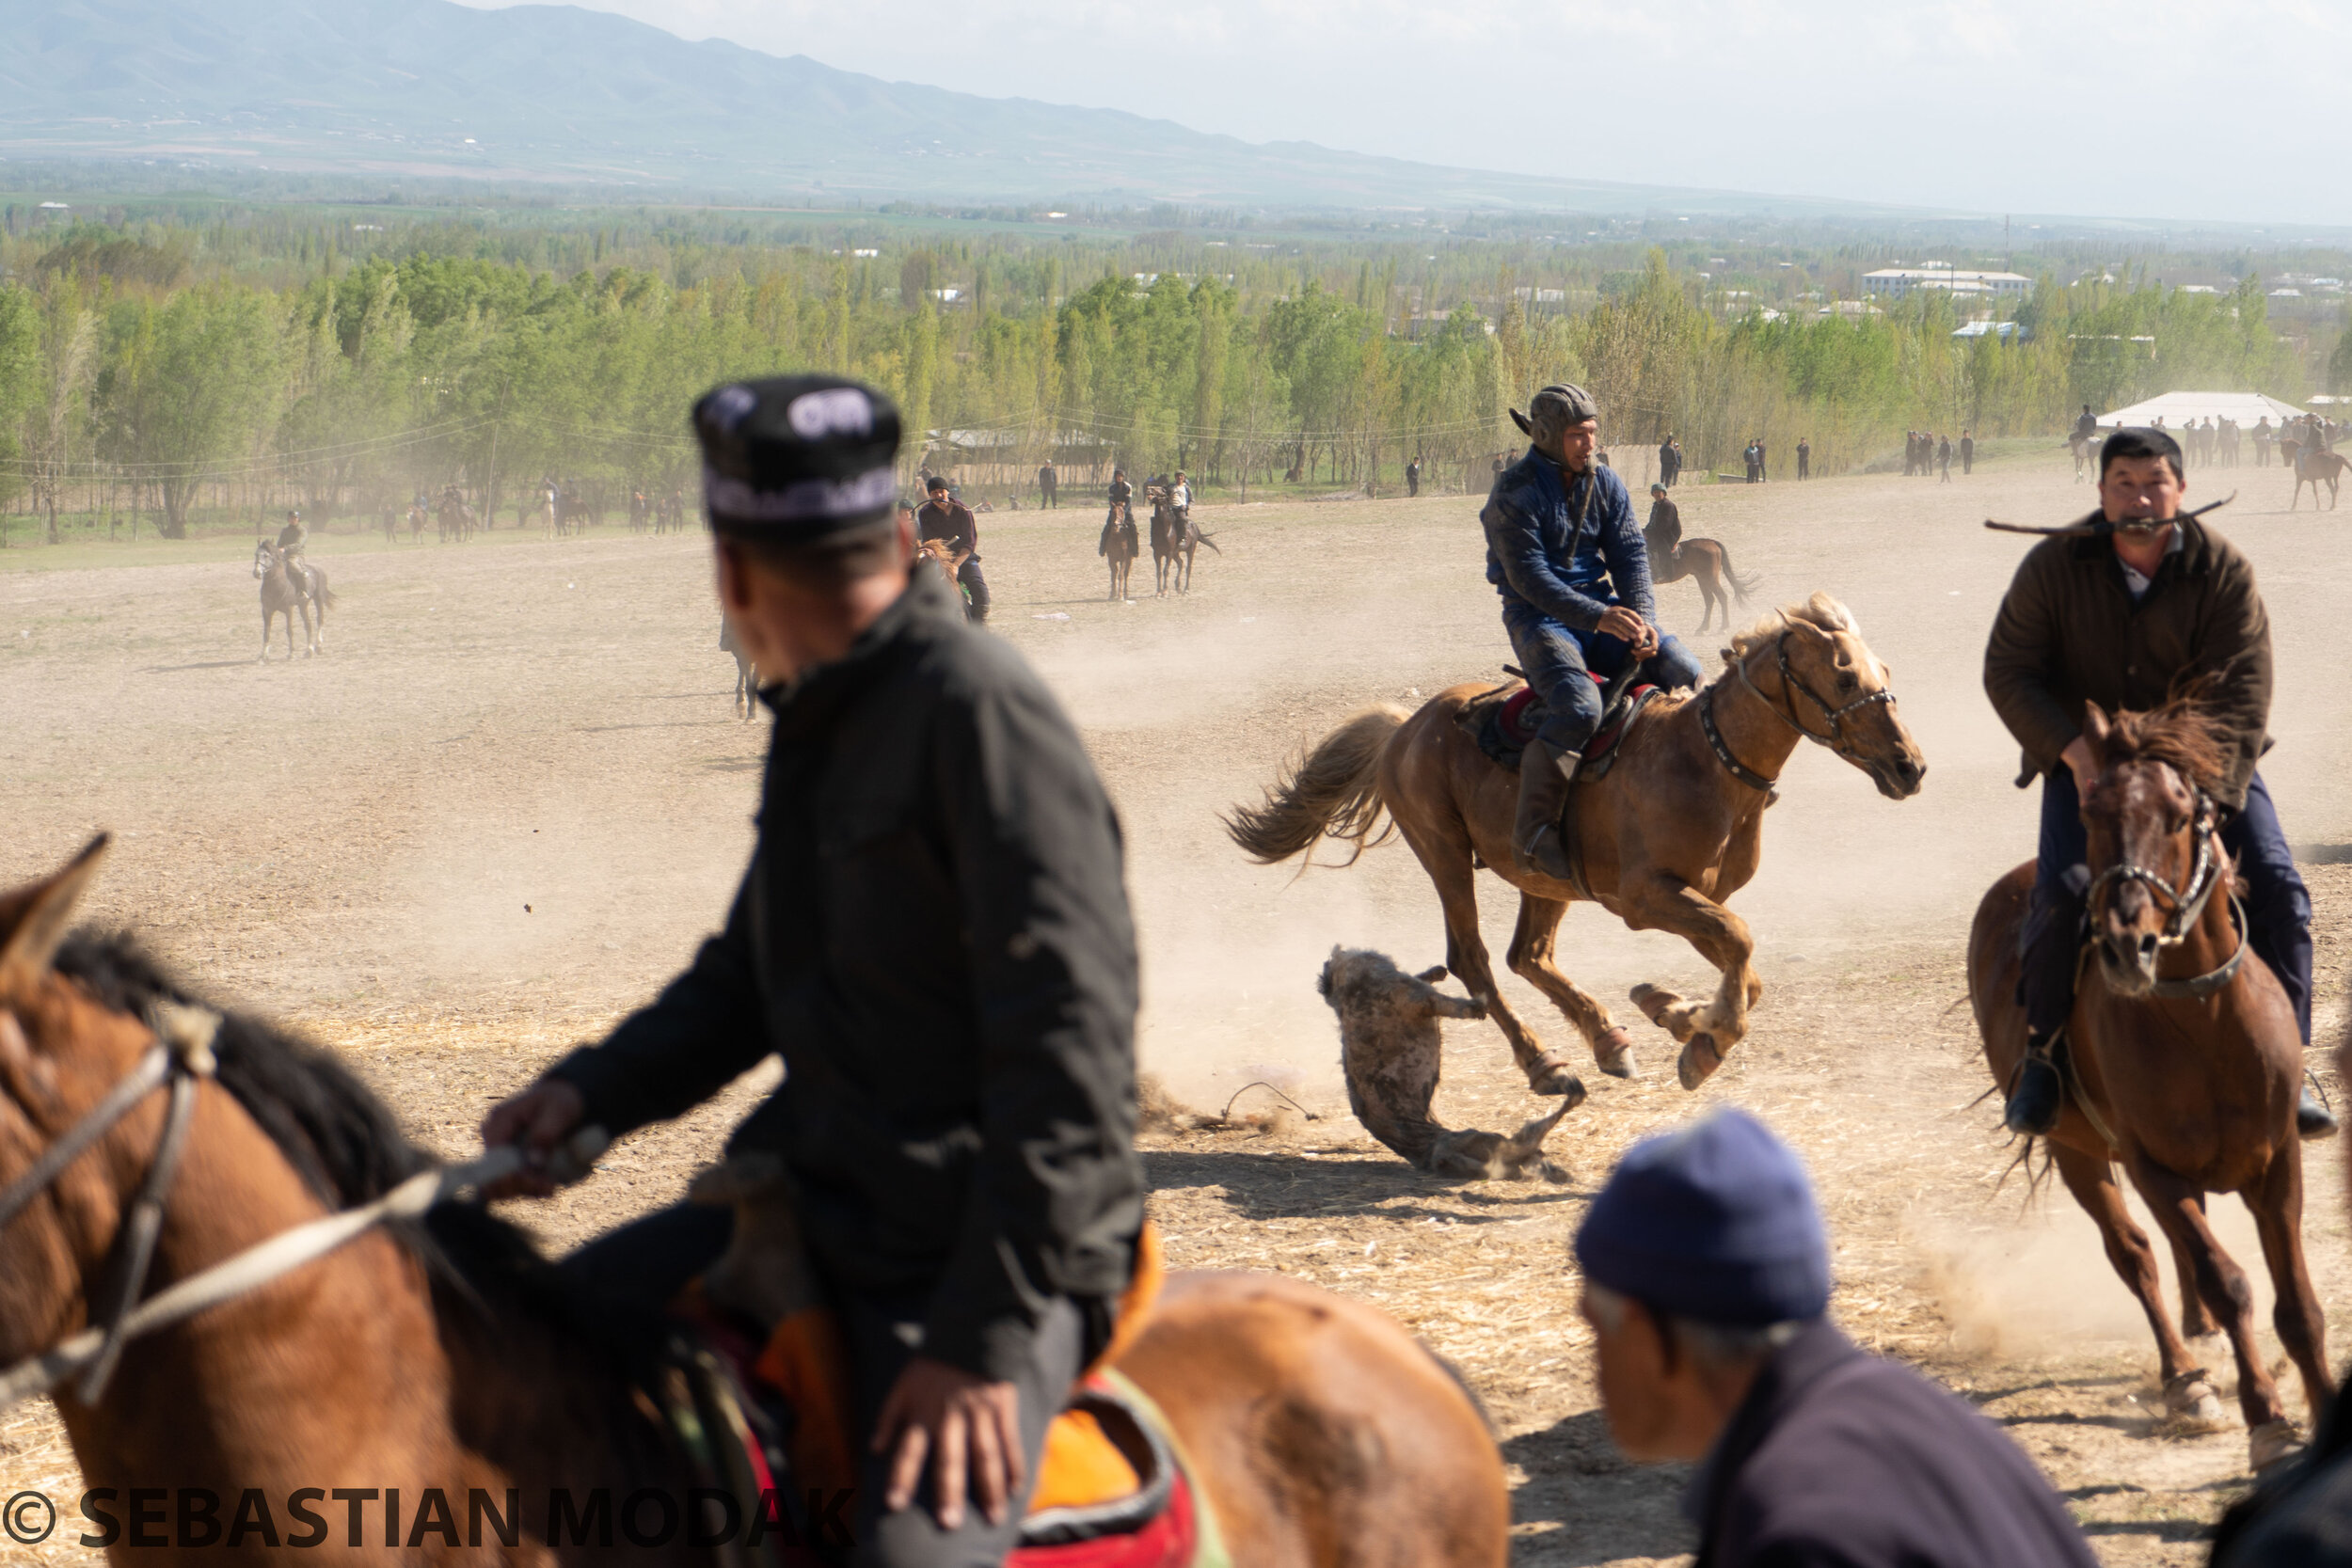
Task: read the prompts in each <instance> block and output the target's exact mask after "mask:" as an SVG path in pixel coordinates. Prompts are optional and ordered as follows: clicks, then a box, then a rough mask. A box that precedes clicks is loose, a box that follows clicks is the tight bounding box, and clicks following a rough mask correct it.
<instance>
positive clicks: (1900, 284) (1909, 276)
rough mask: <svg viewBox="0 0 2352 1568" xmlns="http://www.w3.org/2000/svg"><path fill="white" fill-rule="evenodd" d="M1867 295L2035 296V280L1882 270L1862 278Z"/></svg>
mask: <svg viewBox="0 0 2352 1568" xmlns="http://www.w3.org/2000/svg"><path fill="white" fill-rule="evenodd" d="M1862 287H1863V290H1864V292H1866V293H1874V294H1882V295H1884V296H1885V297H1886V298H1889V299H1900V298H1902V297H1903V296H1904V295H1905V294H1907V293H1911V292H1912V291H1913V290H1914V289H1937V290H1941V291H1943V292H1945V293H1955V294H1994V295H2006V294H2015V295H2019V296H2021V297H2022V296H2023V295H2026V294H2029V293H2032V292H2033V279H2032V278H2030V277H2026V275H2025V274H2023V273H2016V272H1962V271H1959V270H1957V269H1955V268H1952V267H1881V268H1880V269H1879V270H1878V271H1876V272H1869V273H1864V274H1863V275H1862Z"/></svg>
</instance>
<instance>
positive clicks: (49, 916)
mask: <svg viewBox="0 0 2352 1568" xmlns="http://www.w3.org/2000/svg"><path fill="white" fill-rule="evenodd" d="M105 848H106V841H105V839H104V838H103V836H102V837H100V838H98V839H95V840H93V841H92V842H91V843H90V845H89V846H88V847H87V848H85V849H84V850H83V851H82V852H81V853H80V854H79V855H77V856H75V857H74V859H73V860H72V862H71V863H69V864H68V865H67V866H66V867H65V868H64V869H63V870H61V871H58V872H57V873H56V874H55V875H53V876H50V877H47V878H44V879H41V880H40V881H37V882H34V883H32V884H31V885H30V886H27V887H22V888H17V889H15V890H14V891H12V892H9V893H6V894H0V1194H7V1195H8V1196H7V1197H6V1198H5V1199H4V1200H0V1203H5V1205H6V1206H7V1207H14V1206H15V1205H16V1203H17V1201H18V1198H19V1196H20V1195H19V1194H18V1193H17V1192H16V1190H15V1185H14V1184H15V1183H16V1182H17V1181H18V1180H19V1179H20V1178H24V1177H25V1176H26V1175H27V1173H28V1172H30V1171H31V1170H32V1167H33V1166H34V1164H35V1163H36V1162H37V1161H39V1160H40V1158H41V1156H42V1155H43V1154H44V1153H46V1152H47V1151H48V1150H49V1149H50V1148H53V1147H54V1146H55V1145H56V1143H57V1141H58V1140H59V1139H60V1138H62V1137H63V1136H64V1135H65V1134H66V1133H67V1132H68V1131H69V1130H70V1129H72V1128H73V1127H74V1126H75V1125H76V1124H78V1123H80V1122H81V1121H82V1120H83V1119H84V1118H85V1117H87V1116H89V1115H90V1114H91V1113H92V1111H93V1110H96V1109H97V1108H99V1107H100V1106H101V1105H102V1103H103V1101H105V1100H106V1097H107V1095H108V1093H109V1092H110V1091H111V1090H113V1089H114V1088H115V1087H116V1086H117V1085H119V1084H122V1083H123V1082H125V1081H126V1080H127V1079H129V1078H130V1077H131V1076H132V1075H133V1073H134V1072H135V1071H136V1070H137V1069H138V1066H139V1063H140V1060H141V1058H142V1057H143V1056H144V1055H145V1054H146V1053H147V1052H148V1048H149V1047H150V1046H151V1045H152V1044H153V1041H154V1037H153V1036H152V1035H151V1034H150V1033H149V1031H148V1030H147V1028H146V1026H145V1025H143V1024H141V1023H140V1022H138V1021H137V1020H136V1019H134V1018H129V1017H126V1016H124V1015H123V1014H120V1013H118V1012H114V1011H111V1010H109V1009H108V1008H106V1007H104V1006H101V1005H100V1004H99V1003H98V1001H97V1000H96V999H94V998H93V997H92V996H91V995H90V994H89V993H88V992H87V990H84V989H83V988H82V987H81V986H79V985H77V984H75V983H74V982H72V981H70V980H67V979H65V978H64V977H63V976H61V975H59V974H57V972H56V968H55V967H54V964H55V960H56V955H57V949H58V947H59V945H60V944H61V943H62V942H64V941H65V936H66V932H67V929H68V928H69V927H71V926H72V921H73V910H74V906H75V905H76V904H77V903H78V902H79V901H80V899H81V897H82V895H83V893H84V892H85V891H86V890H87V888H88V886H89V883H90V881H91V879H92V878H93V877H95V876H96V874H97V871H98V866H99V863H100V861H101V860H102V859H103V856H104V854H105ZM162 1120H163V1116H162V1105H161V1102H160V1099H159V1097H156V1096H153V1095H149V1096H146V1097H143V1098H142V1099H141V1100H140V1101H138V1102H136V1103H135V1104H134V1105H133V1106H132V1107H131V1108H130V1110H129V1111H128V1112H127V1113H126V1114H125V1115H124V1116H123V1117H121V1118H120V1119H119V1121H117V1122H115V1123H114V1124H113V1126H112V1127H111V1128H110V1129H108V1130H107V1131H106V1132H104V1133H103V1134H102V1135H101V1136H100V1137H99V1138H98V1140H97V1142H96V1144H95V1145H94V1146H93V1148H92V1150H91V1152H90V1153H89V1154H87V1155H86V1156H85V1157H82V1158H78V1159H74V1160H72V1161H70V1162H69V1163H68V1164H66V1166H65V1168H64V1169H62V1170H60V1171H58V1172H57V1173H56V1175H55V1177H54V1178H51V1179H49V1180H45V1181H43V1180H38V1179H36V1180H34V1181H33V1182H32V1183H31V1185H33V1186H34V1188H35V1189H36V1190H34V1191H31V1192H28V1193H24V1194H22V1195H21V1196H22V1198H23V1207H22V1208H19V1209H17V1210H16V1212H14V1213H13V1214H8V1213H5V1212H0V1366H6V1365H8V1364H10V1363H13V1362H15V1361H17V1360H19V1359H20V1358H22V1357H24V1356H27V1355H32V1354H38V1353H40V1352H41V1351H44V1350H46V1349H48V1348H50V1347H51V1346H53V1345H55V1344H56V1343H57V1342H59V1341H60V1340H62V1339H64V1338H66V1337H67V1336H68V1335H69V1334H71V1333H72V1332H73V1331H74V1330H76V1329H78V1328H80V1327H81V1326H82V1323H81V1322H80V1319H81V1317H82V1308H81V1306H80V1304H81V1302H82V1301H83V1300H84V1299H85V1283H84V1282H85V1281H86V1280H89V1279H92V1278H94V1277H95V1276H96V1274H97V1272H98V1271H99V1270H100V1269H101V1268H102V1267H103V1263H104V1259H105V1258H106V1256H107V1253H108V1251H109V1249H110V1247H111V1246H112V1243H113V1242H114V1238H115V1235H116V1233H117V1231H118V1229H119V1226H120V1220H121V1215H122V1212H123V1209H124V1206H125V1203H126V1201H127V1196H128V1194H127V1189H128V1187H129V1186H130V1185H131V1184H132V1183H135V1182H136V1180H138V1173H139V1172H140V1171H141V1170H142V1169H143V1168H144V1167H145V1166H146V1164H147V1162H148V1160H149V1157H150V1156H151V1153H152V1152H153V1150H154V1148H155V1143H156V1139H157V1137H158V1134H159V1131H160V1126H161V1123H162Z"/></svg>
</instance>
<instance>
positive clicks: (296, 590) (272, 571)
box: [253, 539, 335, 664]
mask: <svg viewBox="0 0 2352 1568" xmlns="http://www.w3.org/2000/svg"><path fill="white" fill-rule="evenodd" d="M253 576H254V578H256V579H257V580H258V581H260V583H261V585H262V652H261V656H260V657H258V658H257V659H256V660H255V662H256V663H261V664H265V663H267V662H268V661H269V633H270V623H271V622H272V621H274V620H275V619H276V618H277V617H278V616H280V615H283V616H284V617H285V618H286V657H288V658H290V659H291V658H293V657H294V616H295V615H296V614H300V615H301V617H302V643H303V654H304V657H309V656H310V655H311V654H316V653H323V652H325V651H326V612H327V610H329V609H330V608H331V607H332V606H333V605H334V603H335V595H334V593H333V592H332V591H331V590H330V589H329V588H328V587H327V586H326V571H325V570H323V569H322V568H320V567H317V566H313V565H310V563H309V562H304V563H303V565H302V570H301V572H300V573H299V575H297V574H296V572H295V571H294V567H293V566H292V565H291V564H290V563H289V562H288V561H287V559H286V557H285V555H284V553H283V552H282V551H280V550H279V549H278V546H276V545H273V544H271V543H270V542H269V541H268V540H266V539H262V540H257V541H255V543H254V546H253ZM313 608H315V609H316V610H317V611H318V621H317V623H316V625H313V624H312V622H311V619H310V611H311V610H312V609H313Z"/></svg>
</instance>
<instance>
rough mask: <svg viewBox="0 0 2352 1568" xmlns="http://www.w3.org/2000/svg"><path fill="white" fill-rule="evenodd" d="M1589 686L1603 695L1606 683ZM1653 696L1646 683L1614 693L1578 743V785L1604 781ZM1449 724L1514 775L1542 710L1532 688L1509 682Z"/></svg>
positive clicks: (1487, 693) (1469, 704)
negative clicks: (1593, 726)
mask: <svg viewBox="0 0 2352 1568" xmlns="http://www.w3.org/2000/svg"><path fill="white" fill-rule="evenodd" d="M1588 673H1589V672H1588ZM1593 684H1594V685H1595V686H1597V687H1600V688H1602V689H1607V687H1608V682H1607V681H1605V680H1603V679H1602V678H1601V677H1600V676H1598V675H1594V676H1593ZM1658 694H1659V689H1658V688H1657V687H1655V686H1651V685H1648V684H1646V683H1645V684H1642V685H1637V686H1633V687H1629V688H1628V689H1626V690H1624V691H1622V692H1620V693H1618V695H1617V700H1616V701H1615V702H1614V703H1612V704H1611V705H1609V711H1608V712H1606V713H1604V714H1602V715H1601V716H1600V728H1599V729H1597V730H1595V731H1594V732H1593V738H1592V739H1590V740H1588V741H1586V742H1585V743H1584V766H1583V768H1581V770H1580V771H1579V772H1578V773H1577V782H1578V783H1580V784H1581V783H1582V782H1584V781H1585V780H1586V779H1605V778H1607V777H1608V776H1609V769H1610V768H1613V767H1615V766H1616V761H1617V748H1618V746H1619V745H1621V744H1622V743H1623V742H1624V740H1625V736H1626V732H1627V731H1628V730H1630V729H1631V728H1632V727H1633V721H1634V720H1636V719H1638V718H1640V717H1641V715H1642V710H1643V709H1644V708H1645V707H1647V706H1649V705H1650V699H1652V698H1653V697H1656V696H1657V695H1658ZM1543 721H1544V705H1543V703H1542V701H1541V700H1540V699H1539V698H1537V696H1536V695H1535V689H1534V687H1532V686H1529V685H1527V684H1526V683H1524V682H1521V681H1510V682H1506V683H1505V684H1503V685H1502V686H1498V687H1495V688H1493V689H1490V690H1487V691H1485V692H1482V693H1480V694H1479V695H1478V696H1475V697H1472V698H1471V699H1470V701H1469V702H1467V703H1464V704H1463V705H1462V710H1461V711H1460V712H1459V713H1457V714H1455V715H1454V722H1455V723H1456V724H1459V725H1461V726H1462V730H1463V733H1464V734H1466V735H1468V736H1470V738H1471V739H1472V740H1475V741H1477V742H1478V749H1479V750H1480V751H1482V752H1486V756H1487V758H1488V759H1489V760H1490V761H1492V762H1493V763H1494V764H1495V765H1496V766H1497V767H1500V768H1509V769H1510V770H1511V771H1512V772H1514V773H1516V772H1518V768H1519V757H1520V755H1521V754H1522V753H1523V752H1526V750H1527V748H1528V747H1529V746H1530V745H1531V744H1533V743H1534V739H1535V732H1536V731H1537V730H1538V729H1540V728H1542V726H1543Z"/></svg>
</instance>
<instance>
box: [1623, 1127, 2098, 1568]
mask: <svg viewBox="0 0 2352 1568" xmlns="http://www.w3.org/2000/svg"><path fill="white" fill-rule="evenodd" d="M1576 1259H1577V1262H1578V1264H1579V1266H1580V1267H1581V1269H1582V1270H1583V1273H1584V1300H1583V1311H1584V1316H1585V1319H1586V1321H1587V1322H1588V1323H1591V1324H1592V1327H1593V1335H1594V1351H1595V1355H1596V1358H1597V1361H1598V1363H1599V1382H1600V1394H1601V1402H1602V1404H1603V1405H1604V1406H1605V1407H1606V1409H1607V1412H1608V1418H1609V1430H1610V1433H1611V1435H1612V1436H1613V1437H1614V1438H1615V1439H1616V1442H1617V1446H1618V1447H1619V1448H1620V1449H1624V1450H1625V1451H1626V1453H1627V1454H1629V1456H1630V1457H1632V1458H1634V1459H1638V1460H1667V1459H1681V1460H1702V1461H1704V1463H1702V1464H1701V1465H1700V1466H1699V1469H1698V1473H1697V1475H1696V1476H1695V1477H1693V1478H1692V1483H1691V1490H1690V1493H1689V1495H1688V1496H1687V1497H1685V1499H1684V1507H1685V1509H1686V1511H1687V1512H1688V1513H1689V1514H1690V1515H1691V1518H1692V1523H1694V1524H1696V1525H1697V1526H1698V1528H1699V1530H1700V1540H1699V1554H1698V1568H1748V1565H1754V1568H1768V1565H1769V1568H1986V1565H1988V1564H1992V1563H1999V1564H2001V1565H2002V1568H2091V1565H2092V1564H2093V1563H2094V1562H2095V1561H2096V1559H2095V1558H2093V1557H2092V1556H2091V1555H2090V1547H2089V1546H2087V1545H2085V1544H2084V1543H2083V1538H2082V1535H2081V1533H2080V1532H2079V1531H2077V1530H2076V1529H2075V1528H2074V1520H2073V1519H2071V1518H2070V1517H2068V1515H2067V1513H2066V1505H2065V1504H2064V1503H2063V1502H2061V1501H2059V1500H2058V1494H2057V1493H2055V1492H2053V1491H2052V1490H2051V1489H2050V1483H2049V1482H2048V1481H2044V1480H2043V1479H2042V1475H2041V1473H2040V1472H2039V1471H2037V1470H2035V1468H2034V1467H2033V1464H2032V1462H2031V1461H2030V1460H2028V1459H2027V1458H2026V1456H2025V1454H2024V1453H2023V1452H2021V1451H2019V1449H2017V1447H2016V1445H2015V1444H2013V1443H2011V1442H2010V1440H2009V1439H2008V1438H2007V1437H2005V1436H2003V1435H2002V1434H2001V1433H2000V1431H1999V1430H1998V1429H1997V1428H1995V1427H1994V1425H1993V1423H1992V1422H1990V1421H1988V1420H1986V1419H1985V1418H1984V1417H1982V1416H1981V1415H1979V1414H1978V1412H1977V1411H1975V1410H1974V1409H1972V1408H1970V1407H1969V1406H1968V1405H1966V1404H1965V1403H1963V1402H1961V1401H1960V1400H1959V1399H1957V1398H1955V1397H1954V1396H1952V1395H1951V1394H1949V1393H1947V1392H1946V1391H1944V1390H1943V1389H1941V1388H1938V1387H1936V1386H1934V1385H1933V1384H1931V1383H1930V1382H1929V1381H1928V1380H1927V1379H1925V1378H1923V1377H1921V1376H1920V1375H1919V1374H1918V1373H1916V1372H1915V1371H1913V1370H1911V1369H1909V1368H1908V1367H1904V1366H1901V1365H1899V1363H1896V1362H1893V1361H1883V1360H1881V1359H1880V1358H1878V1357H1877V1356H1875V1355H1871V1354H1868V1353H1867V1352H1865V1351H1863V1350H1862V1349H1860V1348H1859V1347H1857V1346H1856V1345H1855V1344H1854V1343H1853V1342H1852V1341H1851V1340H1850V1339H1848V1338H1846V1337H1845V1336H1844V1335H1843V1334H1840V1333H1839V1332H1837V1330H1836V1328H1835V1327H1834V1326H1832V1325H1831V1323H1830V1322H1829V1320H1828V1319H1827V1318H1826V1317H1824V1316H1823V1313H1824V1312H1825V1311H1826V1309H1827V1307H1828V1306H1829V1242H1828V1238H1827V1236H1826V1235H1825V1234H1824V1233H1823V1231H1822V1227H1821V1216H1820V1211H1819V1209H1818V1208H1817V1207H1816V1206H1815V1204H1814V1201H1813V1188H1812V1184H1811V1182H1809V1181H1808V1180H1806V1179H1805V1174H1804V1166H1802V1165H1801V1164H1798V1163H1797V1158H1796V1156H1795V1155H1794V1154H1792V1153H1790V1152H1789V1151H1788V1148H1786V1147H1784V1146H1783V1145H1782V1144H1781V1143H1780V1141H1779V1140H1778V1139H1776V1138H1774V1137H1773V1136H1772V1133H1771V1132H1768V1131H1767V1130H1766V1129H1765V1127H1764V1125H1763V1124H1762V1123H1761V1122H1758V1121H1756V1119H1755V1118H1754V1117H1750V1116H1748V1115H1746V1114H1745V1113H1744V1112H1741V1111H1738V1110H1731V1109H1726V1110H1722V1111H1718V1112H1716V1113H1715V1114H1713V1115H1712V1116H1709V1117H1705V1118H1704V1119H1702V1120H1700V1121H1697V1122H1694V1123H1692V1124H1691V1125H1689V1126H1687V1127H1683V1128H1680V1129H1677V1130H1675V1131H1672V1132H1662V1133H1660V1134H1658V1135H1656V1136H1654V1137H1651V1138H1646V1139H1645V1140H1643V1141H1642V1142H1641V1143H1638V1144H1636V1145H1634V1146H1633V1148H1630V1149H1629V1150H1627V1151H1626V1156H1625V1158H1624V1159H1623V1160H1622V1161H1620V1162H1619V1163H1618V1165H1617V1168H1616V1169H1615V1170H1614V1171H1613V1172H1612V1173H1611V1174H1610V1177H1609V1181H1608V1184H1607V1185H1606V1186H1605V1187H1603V1188H1602V1189H1601V1194H1600V1196H1598V1197H1597V1198H1596V1199H1594V1201H1593V1206H1592V1208H1591V1210H1590V1211H1588V1212H1587V1213H1586V1216H1585V1220H1584V1226H1583V1228H1582V1229H1581V1230H1580V1231H1579V1232H1578V1233H1577V1238H1576Z"/></svg>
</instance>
